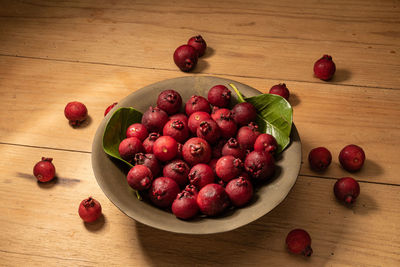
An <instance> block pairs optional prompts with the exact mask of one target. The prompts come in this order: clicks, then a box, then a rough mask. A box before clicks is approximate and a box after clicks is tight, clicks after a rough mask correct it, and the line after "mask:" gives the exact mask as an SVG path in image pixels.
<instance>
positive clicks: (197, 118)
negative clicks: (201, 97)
mask: <svg viewBox="0 0 400 267" xmlns="http://www.w3.org/2000/svg"><path fill="white" fill-rule="evenodd" d="M209 119H211V116H210V114H208V113H207V112H204V111H197V112H194V113H192V114H191V115H190V116H189V120H188V127H189V130H190V131H191V132H192V133H193V134H196V133H197V127H199V125H200V123H201V122H202V121H205V120H209Z"/></svg>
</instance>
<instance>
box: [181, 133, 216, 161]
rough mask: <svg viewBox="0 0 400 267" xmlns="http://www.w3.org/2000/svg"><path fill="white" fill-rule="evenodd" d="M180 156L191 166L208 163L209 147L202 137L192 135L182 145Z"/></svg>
mask: <svg viewBox="0 0 400 267" xmlns="http://www.w3.org/2000/svg"><path fill="white" fill-rule="evenodd" d="M182 156H183V159H184V160H185V161H186V162H187V163H189V165H191V166H194V165H196V164H198V163H208V162H209V161H210V160H211V147H210V145H209V144H208V142H207V141H206V140H204V139H203V138H199V137H193V138H190V139H189V140H187V141H186V143H185V144H184V145H183V147H182Z"/></svg>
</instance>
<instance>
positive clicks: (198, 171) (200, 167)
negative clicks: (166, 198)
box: [188, 163, 215, 189]
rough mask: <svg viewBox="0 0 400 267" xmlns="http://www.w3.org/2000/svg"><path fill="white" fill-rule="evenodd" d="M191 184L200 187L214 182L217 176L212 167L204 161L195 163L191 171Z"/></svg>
mask: <svg viewBox="0 0 400 267" xmlns="http://www.w3.org/2000/svg"><path fill="white" fill-rule="evenodd" d="M188 178H189V182H190V184H192V185H194V186H196V187H197V188H198V189H201V188H203V187H204V186H206V185H208V184H211V183H214V181H215V176H214V172H213V170H212V168H211V167H210V166H209V165H207V164H204V163H199V164H196V165H194V166H193V167H192V168H191V169H190V172H189V176H188Z"/></svg>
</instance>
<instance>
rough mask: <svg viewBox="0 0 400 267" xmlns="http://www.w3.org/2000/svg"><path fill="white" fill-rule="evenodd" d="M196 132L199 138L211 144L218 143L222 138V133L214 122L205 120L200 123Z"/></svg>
mask: <svg viewBox="0 0 400 267" xmlns="http://www.w3.org/2000/svg"><path fill="white" fill-rule="evenodd" d="M196 132H197V136H198V137H200V138H203V139H205V140H206V141H207V142H209V143H210V144H214V143H215V142H217V141H218V139H219V137H220V136H221V131H220V130H219V127H218V125H217V123H216V122H215V121H213V120H204V121H202V122H200V125H199V127H197V131H196Z"/></svg>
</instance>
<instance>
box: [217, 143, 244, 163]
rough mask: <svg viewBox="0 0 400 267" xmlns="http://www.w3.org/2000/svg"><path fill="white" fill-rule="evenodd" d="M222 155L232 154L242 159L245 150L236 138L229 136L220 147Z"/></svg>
mask: <svg viewBox="0 0 400 267" xmlns="http://www.w3.org/2000/svg"><path fill="white" fill-rule="evenodd" d="M221 152H222V156H228V155H232V156H234V157H235V158H239V159H241V160H244V157H245V156H246V151H245V150H243V149H242V147H241V146H240V144H239V143H238V141H237V140H236V138H233V137H232V138H230V139H229V140H228V141H227V142H226V143H225V145H224V146H223V147H222V151H221Z"/></svg>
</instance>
